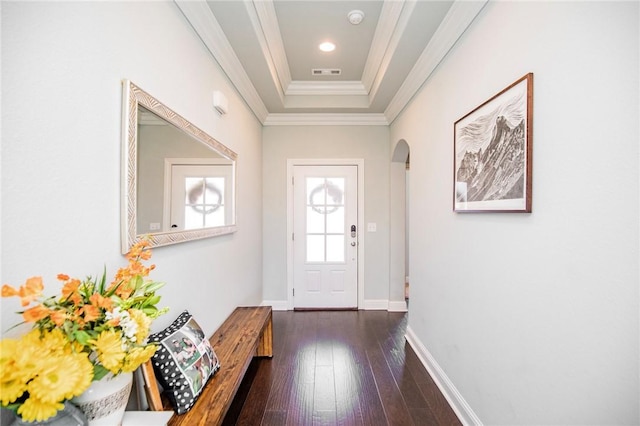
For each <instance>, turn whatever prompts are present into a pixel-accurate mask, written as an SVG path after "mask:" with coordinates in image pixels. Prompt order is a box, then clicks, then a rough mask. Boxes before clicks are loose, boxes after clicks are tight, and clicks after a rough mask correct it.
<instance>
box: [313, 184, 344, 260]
mask: <svg viewBox="0 0 640 426" xmlns="http://www.w3.org/2000/svg"><path fill="white" fill-rule="evenodd" d="M344 188H345V178H340V177H337V178H336V177H333V178H315V177H307V178H306V195H307V197H306V198H307V208H306V213H307V218H306V223H307V230H306V241H307V256H306V259H307V262H314V263H318V262H332V263H335V262H344V261H345V235H344V232H345V225H344V223H345V208H344Z"/></svg>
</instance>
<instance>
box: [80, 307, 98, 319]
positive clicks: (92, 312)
mask: <svg viewBox="0 0 640 426" xmlns="http://www.w3.org/2000/svg"><path fill="white" fill-rule="evenodd" d="M82 310H83V311H84V320H85V321H86V322H91V321H95V320H97V319H98V318H100V309H99V308H97V307H95V306H93V305H84V306H83V307H82Z"/></svg>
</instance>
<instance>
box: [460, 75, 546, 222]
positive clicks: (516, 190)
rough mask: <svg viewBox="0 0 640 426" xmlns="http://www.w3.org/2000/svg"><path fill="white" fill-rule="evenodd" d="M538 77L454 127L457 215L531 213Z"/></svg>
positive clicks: (523, 80) (519, 84)
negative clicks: (534, 84) (536, 85)
mask: <svg viewBox="0 0 640 426" xmlns="http://www.w3.org/2000/svg"><path fill="white" fill-rule="evenodd" d="M532 144H533V73H529V74H527V75H525V76H524V77H522V78H520V79H519V80H518V81H516V82H515V83H513V84H511V85H510V86H509V87H507V88H506V89H504V90H502V91H501V92H500V93H498V94H497V95H495V96H493V97H492V98H491V99H489V100H487V101H486V102H485V103H483V104H482V105H480V106H478V107H477V108H475V109H474V110H473V111H471V112H470V113H468V114H467V115H465V116H464V117H462V118H461V119H459V120H458V121H456V122H455V124H454V159H453V163H454V164H453V165H454V171H453V174H454V179H453V182H454V188H453V190H454V197H453V210H454V211H455V212H508V213H531V170H532V152H533V151H532Z"/></svg>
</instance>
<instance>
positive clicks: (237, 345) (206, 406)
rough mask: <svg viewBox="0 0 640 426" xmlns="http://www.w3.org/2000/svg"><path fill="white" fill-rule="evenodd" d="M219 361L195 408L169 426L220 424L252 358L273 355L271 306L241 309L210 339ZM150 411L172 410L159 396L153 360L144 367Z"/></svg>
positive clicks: (178, 416)
mask: <svg viewBox="0 0 640 426" xmlns="http://www.w3.org/2000/svg"><path fill="white" fill-rule="evenodd" d="M209 342H211V346H212V347H213V350H214V351H215V352H216V355H217V356H218V359H219V360H220V370H218V372H216V373H215V375H214V376H213V377H211V378H209V381H208V382H207V384H206V385H205V387H204V389H203V391H202V393H201V394H200V396H199V397H198V400H197V401H196V403H195V405H194V406H193V407H192V408H191V410H189V411H188V412H187V413H184V414H180V415H179V414H175V413H174V414H173V416H172V417H171V419H170V420H169V423H168V425H170V426H176V425H189V426H192V425H220V424H221V423H222V421H223V420H224V417H225V415H226V414H227V411H228V410H229V407H230V406H231V403H232V402H233V398H234V397H235V394H236V392H237V391H238V387H239V386H240V383H241V382H242V378H243V377H244V374H245V373H246V371H247V368H248V367H249V364H250V363H251V360H252V359H253V357H272V356H273V326H272V312H271V307H270V306H256V307H240V308H236V309H235V310H234V311H233V313H232V314H231V315H230V316H229V318H227V319H226V320H225V322H224V323H223V324H222V325H221V326H220V328H219V329H218V330H216V331H215V333H213V335H212V336H211V337H210V338H209ZM142 376H143V378H144V381H145V392H146V396H147V401H148V403H149V409H150V410H152V411H163V410H164V411H172V410H173V407H172V406H171V405H170V404H169V402H168V400H166V398H165V399H164V403H163V398H161V396H160V391H159V388H158V383H157V381H156V378H155V374H154V372H153V366H152V365H151V361H149V362H147V363H145V364H144V365H143V366H142Z"/></svg>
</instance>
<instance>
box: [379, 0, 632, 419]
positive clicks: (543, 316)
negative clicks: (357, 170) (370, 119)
mask: <svg viewBox="0 0 640 426" xmlns="http://www.w3.org/2000/svg"><path fill="white" fill-rule="evenodd" d="M638 9H639V4H638V3H637V2H626V3H620V2H489V3H488V5H487V6H486V7H485V8H484V10H483V11H482V12H481V14H480V15H479V16H478V17H477V18H476V20H475V21H474V23H473V24H472V25H471V27H470V28H469V29H468V30H467V32H466V33H465V34H464V35H463V36H462V37H461V38H460V40H459V41H458V43H457V45H456V46H455V47H454V48H453V49H452V50H451V51H450V52H449V54H448V56H447V57H446V58H445V60H444V61H443V62H442V63H441V64H440V65H439V67H438V68H437V69H436V71H435V73H434V74H433V75H432V76H431V78H430V79H429V80H428V81H427V83H426V84H425V85H424V87H423V90H422V91H421V93H419V94H418V95H417V96H416V97H415V99H414V100H413V102H412V104H411V105H410V106H409V107H408V108H407V109H406V110H405V111H404V112H403V114H402V115H401V116H400V117H399V118H398V119H397V120H396V121H395V122H394V123H393V125H392V129H391V138H392V141H393V142H394V143H396V142H397V141H399V140H401V139H404V140H406V141H407V142H408V143H409V145H410V147H411V188H410V191H411V194H410V217H411V235H410V254H411V302H410V305H409V326H410V331H411V332H413V333H414V334H415V336H416V337H417V340H418V341H419V342H420V343H421V344H422V345H423V349H424V351H423V353H422V355H423V356H424V357H425V358H429V356H430V357H431V358H430V359H431V362H432V366H437V367H439V368H440V372H441V373H442V375H443V376H442V377H441V378H443V379H448V382H447V380H442V382H443V383H445V384H448V385H449V386H452V387H453V388H454V389H455V390H457V392H459V395H460V396H461V397H462V400H464V401H465V402H466V403H467V404H468V407H470V409H471V410H472V411H473V412H474V413H475V415H476V416H477V419H479V420H480V421H481V422H483V423H484V424H487V425H498V424H505V425H506V424H508V425H515V424H521V425H532V424H538V425H552V424H554V425H556V424H573V425H578V424H580V425H586V424H600V425H602V424H609V425H622V424H628V425H631V424H636V425H637V424H638V423H640V416H639V407H638V404H639V399H640V398H639V386H638V377H639V369H638V363H639V359H640V355H639V353H638V345H639V341H638V338H639V334H640V333H639V329H638V324H639V318H638V313H639V306H638V296H639V295H638V283H639V273H638V265H639V250H638V241H639V240H638V237H639V235H638V222H639V221H638V217H639V212H638V190H639V186H638V147H639V143H638V140H639V134H638V132H639V115H640V111H639V107H638V101H639V100H638V93H639V70H638V64H639V57H638V55H639V51H640V49H639V34H638V27H639V25H638V23H639V10H638ZM528 72H533V73H534V74H535V77H534V79H535V81H534V119H533V120H534V124H533V126H534V135H533V138H534V139H533V213H531V214H490V213H485V214H456V213H453V212H452V188H453V182H452V180H453V179H452V178H453V171H452V166H451V164H452V155H453V131H452V130H453V123H454V122H455V121H456V120H458V119H459V118H461V117H463V116H464V115H465V114H467V113H468V112H469V111H471V110H472V109H474V108H475V107H476V106H478V105H480V104H482V103H483V102H484V101H486V100H487V99H489V98H490V97H491V96H493V95H494V94H496V93H498V92H499V91H500V90H502V89H503V88H505V87H506V86H508V85H509V84H510V83H512V82H514V81H515V80H517V79H518V78H520V77H521V76H523V75H525V74H526V73H528ZM451 395H453V396H454V399H455V394H454V393H453V392H452V393H451ZM460 407H461V409H462V410H464V409H465V407H464V406H463V404H460Z"/></svg>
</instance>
